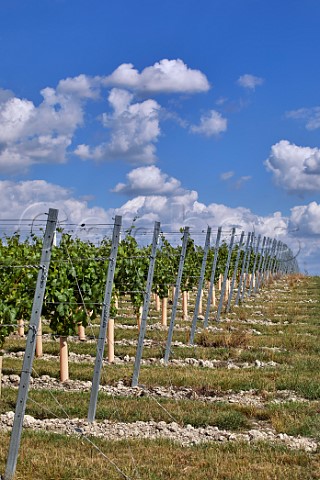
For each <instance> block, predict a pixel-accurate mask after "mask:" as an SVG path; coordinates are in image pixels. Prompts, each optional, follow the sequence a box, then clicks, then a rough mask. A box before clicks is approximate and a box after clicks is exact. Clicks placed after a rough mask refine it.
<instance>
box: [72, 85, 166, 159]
mask: <svg viewBox="0 0 320 480" xmlns="http://www.w3.org/2000/svg"><path fill="white" fill-rule="evenodd" d="M133 98H134V97H133V94H131V93H130V92H128V91H127V90H122V89H118V88H113V89H112V90H111V92H110V94H109V97H108V101H109V105H110V107H111V108H112V113H103V115H102V124H103V126H104V127H105V128H106V129H108V133H109V140H108V141H107V142H103V143H101V144H100V145H98V146H96V147H93V148H91V147H89V146H88V145H85V144H82V145H78V147H77V148H76V150H75V152H74V153H75V154H76V155H78V156H79V157H80V158H82V159H94V160H98V161H106V160H117V159H121V160H125V161H127V162H129V163H133V164H149V163H154V162H155V161H156V155H155V143H156V142H157V140H158V137H159V135H160V127H159V111H160V105H159V104H158V103H157V102H156V101H155V100H145V101H144V102H140V103H139V102H138V103H133Z"/></svg>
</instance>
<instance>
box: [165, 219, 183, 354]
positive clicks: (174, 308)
mask: <svg viewBox="0 0 320 480" xmlns="http://www.w3.org/2000/svg"><path fill="white" fill-rule="evenodd" d="M188 239H189V227H185V228H184V233H183V239H182V248H181V254H180V262H179V269H178V275H177V282H176V288H175V292H174V299H173V304H172V311H171V320H170V326H169V331H168V338H167V344H166V351H165V354H164V362H165V363H168V360H169V357H170V350H171V343H172V336H173V328H174V322H175V319H176V312H177V305H178V298H179V293H180V285H181V279H182V272H183V266H184V261H185V258H186V251H187V245H188Z"/></svg>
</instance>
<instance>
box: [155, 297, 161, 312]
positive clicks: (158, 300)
mask: <svg viewBox="0 0 320 480" xmlns="http://www.w3.org/2000/svg"><path fill="white" fill-rule="evenodd" d="M155 301H156V311H157V312H160V297H159V295H158V294H157V293H156V294H155Z"/></svg>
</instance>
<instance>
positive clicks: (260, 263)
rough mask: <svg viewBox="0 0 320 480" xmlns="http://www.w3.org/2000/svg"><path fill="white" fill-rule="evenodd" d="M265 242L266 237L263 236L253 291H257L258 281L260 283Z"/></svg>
mask: <svg viewBox="0 0 320 480" xmlns="http://www.w3.org/2000/svg"><path fill="white" fill-rule="evenodd" d="M266 242H267V237H263V240H262V247H261V252H260V258H259V264H258V270H257V271H258V275H257V278H256V284H255V286H254V293H257V292H258V291H259V287H260V283H261V276H262V265H263V260H264V252H265V248H266Z"/></svg>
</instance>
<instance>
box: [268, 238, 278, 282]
mask: <svg viewBox="0 0 320 480" xmlns="http://www.w3.org/2000/svg"><path fill="white" fill-rule="evenodd" d="M279 249H280V240H278V241H277V242H276V248H275V250H274V257H273V262H272V264H271V265H270V274H271V276H272V277H274V276H275V269H276V265H277V258H278V253H279Z"/></svg>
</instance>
